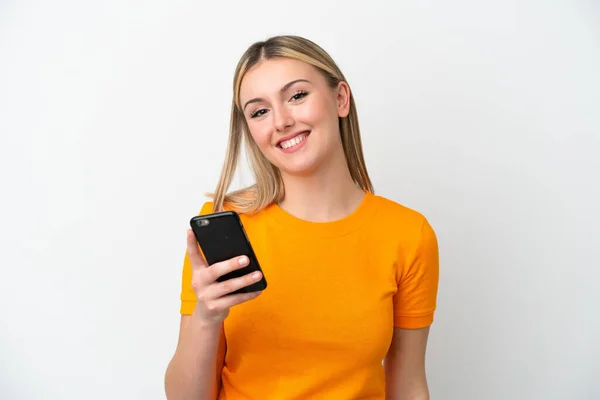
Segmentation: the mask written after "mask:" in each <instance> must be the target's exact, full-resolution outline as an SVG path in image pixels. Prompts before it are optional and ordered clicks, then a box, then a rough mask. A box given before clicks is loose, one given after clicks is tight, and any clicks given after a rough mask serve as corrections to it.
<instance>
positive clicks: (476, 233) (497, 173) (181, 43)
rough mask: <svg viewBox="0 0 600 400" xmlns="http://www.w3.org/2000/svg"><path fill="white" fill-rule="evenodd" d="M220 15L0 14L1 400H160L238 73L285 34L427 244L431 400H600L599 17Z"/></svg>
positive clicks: (81, 6)
mask: <svg viewBox="0 0 600 400" xmlns="http://www.w3.org/2000/svg"><path fill="white" fill-rule="evenodd" d="M215 3H218V2H200V1H196V2H191V1H182V0H169V1H162V2H158V1H144V2H137V3H133V2H124V1H110V2H108V1H102V2H82V1H70V2H69V1H65V0H60V1H54V2H43V1H8V0H4V1H2V2H1V3H0V132H1V141H0V162H1V174H2V176H1V188H2V189H1V196H0V199H1V201H2V204H1V207H0V212H1V213H2V214H1V215H0V217H1V219H0V221H1V224H0V234H1V236H0V238H1V246H2V247H1V253H0V268H1V269H0V315H1V329H0V398H2V399H64V400H80V399H164V392H163V374H164V371H165V368H166V365H167V363H168V361H169V359H170V357H171V355H172V354H173V350H174V346H175V343H176V338H177V330H178V323H179V314H178V307H179V287H180V274H181V263H182V258H183V252H184V248H185V230H186V228H187V226H188V225H187V224H188V220H189V218H190V217H191V216H193V215H195V214H196V213H197V211H198V210H199V208H200V206H201V205H202V203H203V202H204V201H205V199H204V198H203V195H202V194H203V193H204V192H205V191H209V190H212V189H213V188H214V185H215V183H216V179H217V176H218V172H219V170H220V168H221V162H222V158H223V154H224V149H225V143H226V135H227V128H228V124H229V120H228V117H229V106H230V101H231V99H230V95H231V80H232V76H233V70H234V67H235V63H236V62H237V60H238V58H239V57H240V55H241V53H242V52H243V50H244V49H245V48H246V47H247V46H248V45H249V44H250V43H252V42H254V41H256V40H261V39H264V38H266V37H268V36H270V35H274V34H283V33H285V34H299V35H303V36H306V37H308V38H310V39H312V40H314V41H316V42H317V43H319V44H321V45H322V46H323V47H324V48H325V49H326V50H328V51H329V52H330V53H331V55H332V56H333V57H334V59H335V60H336V61H337V62H338V63H339V65H340V67H341V68H342V70H343V71H344V73H345V74H346V76H347V78H348V80H349V82H350V85H351V87H352V89H353V91H354V93H355V95H356V99H357V104H358V109H359V116H360V121H361V124H362V131H363V137H364V147H365V152H366V159H367V163H368V166H369V169H370V173H371V175H372V177H373V180H374V183H375V186H376V190H377V192H378V194H381V195H384V196H386V197H389V198H391V199H394V200H396V201H398V202H401V203H403V204H405V205H407V206H409V207H412V208H415V209H417V210H419V211H421V212H422V213H424V214H425V215H426V216H427V217H428V218H429V219H430V221H431V223H432V225H433V226H434V228H435V229H436V231H437V234H438V237H439V242H440V251H441V261H442V264H441V281H440V292H439V309H438V312H437V315H436V322H435V323H434V327H433V330H432V333H431V340H430V345H429V349H428V363H427V367H428V376H429V382H430V386H431V392H432V398H433V399H449V400H482V399H483V400H515V399H516V400H521V399H523V400H531V399H539V400H552V399H578V400H583V399H590V400H591V399H598V398H600V380H599V378H598V377H599V374H600V343H599V337H600V322H599V319H598V317H599V314H600V312H599V311H598V309H599V307H600V285H599V283H598V282H599V280H600V261H599V260H600V251H599V248H600V243H599V242H600V229H599V226H600V211H599V208H600V207H599V205H600V193H599V181H600V162H599V157H598V155H599V152H600V78H599V75H600V74H599V71H600V22H599V21H600V6H599V5H598V3H597V2H594V1H591V0H590V1H568V0H565V1H552V2H548V1H543V0H538V1H516V0H515V1H496V2H490V1H487V2H482V1H474V0H473V1H466V0H457V1H453V2H448V1H437V2H433V1H420V2H415V1H396V2H387V1H383V0H371V1H369V2H368V5H367V4H364V2H360V3H356V5H348V4H347V3H346V2H342V1H302V2H294V3H291V4H289V5H288V4H287V3H286V2H282V1H262V2H248V1H243V2H237V3H235V4H234V3H232V2H223V3H222V5H218V4H215ZM248 176H249V175H248V174H247V173H246V174H245V175H244V174H242V177H241V178H240V180H239V181H238V184H242V183H249V181H247V177H248Z"/></svg>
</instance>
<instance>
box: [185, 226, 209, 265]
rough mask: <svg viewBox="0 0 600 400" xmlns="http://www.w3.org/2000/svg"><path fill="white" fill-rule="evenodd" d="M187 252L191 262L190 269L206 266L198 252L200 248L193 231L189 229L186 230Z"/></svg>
mask: <svg viewBox="0 0 600 400" xmlns="http://www.w3.org/2000/svg"><path fill="white" fill-rule="evenodd" d="M187 253H188V257H189V258H190V262H191V263H192V270H194V269H198V268H206V267H207V265H206V261H205V260H204V257H202V254H200V248H198V242H197V241H196V237H195V236H194V232H193V231H192V230H191V229H188V231H187Z"/></svg>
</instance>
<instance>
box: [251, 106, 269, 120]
mask: <svg viewBox="0 0 600 400" xmlns="http://www.w3.org/2000/svg"><path fill="white" fill-rule="evenodd" d="M266 112H267V110H265V109H264V108H261V109H260V110H256V111H254V112H253V113H252V114H250V118H256V117H260V116H261V115H264V114H265V113H266Z"/></svg>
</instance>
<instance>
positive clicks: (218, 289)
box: [206, 271, 262, 299]
mask: <svg viewBox="0 0 600 400" xmlns="http://www.w3.org/2000/svg"><path fill="white" fill-rule="evenodd" d="M261 278H262V274H261V273H260V272H259V271H256V272H252V273H250V274H247V275H244V276H241V277H239V278H232V279H228V280H226V281H223V282H216V283H214V284H212V285H210V286H209V287H208V288H206V291H207V297H209V298H212V299H218V298H220V297H223V296H226V295H228V294H230V293H233V292H235V291H236V290H239V289H242V288H245V287H246V286H249V285H252V284H253V283H256V282H258V281H260V279H261Z"/></svg>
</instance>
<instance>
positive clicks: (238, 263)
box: [207, 256, 249, 282]
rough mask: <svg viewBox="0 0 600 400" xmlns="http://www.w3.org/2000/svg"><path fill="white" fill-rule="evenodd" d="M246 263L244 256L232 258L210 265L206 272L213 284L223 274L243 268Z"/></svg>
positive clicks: (246, 259)
mask: <svg viewBox="0 0 600 400" xmlns="http://www.w3.org/2000/svg"><path fill="white" fill-rule="evenodd" d="M248 263H249V260H248V257H246V256H239V257H234V258H231V259H229V260H225V261H221V262H218V263H214V264H212V265H211V266H210V267H208V271H207V272H208V273H209V275H210V277H211V279H212V280H213V282H214V281H216V280H217V279H218V278H220V277H221V276H223V275H225V274H228V273H230V272H232V271H235V270H236V269H240V268H244V267H245V266H247V265H248Z"/></svg>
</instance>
